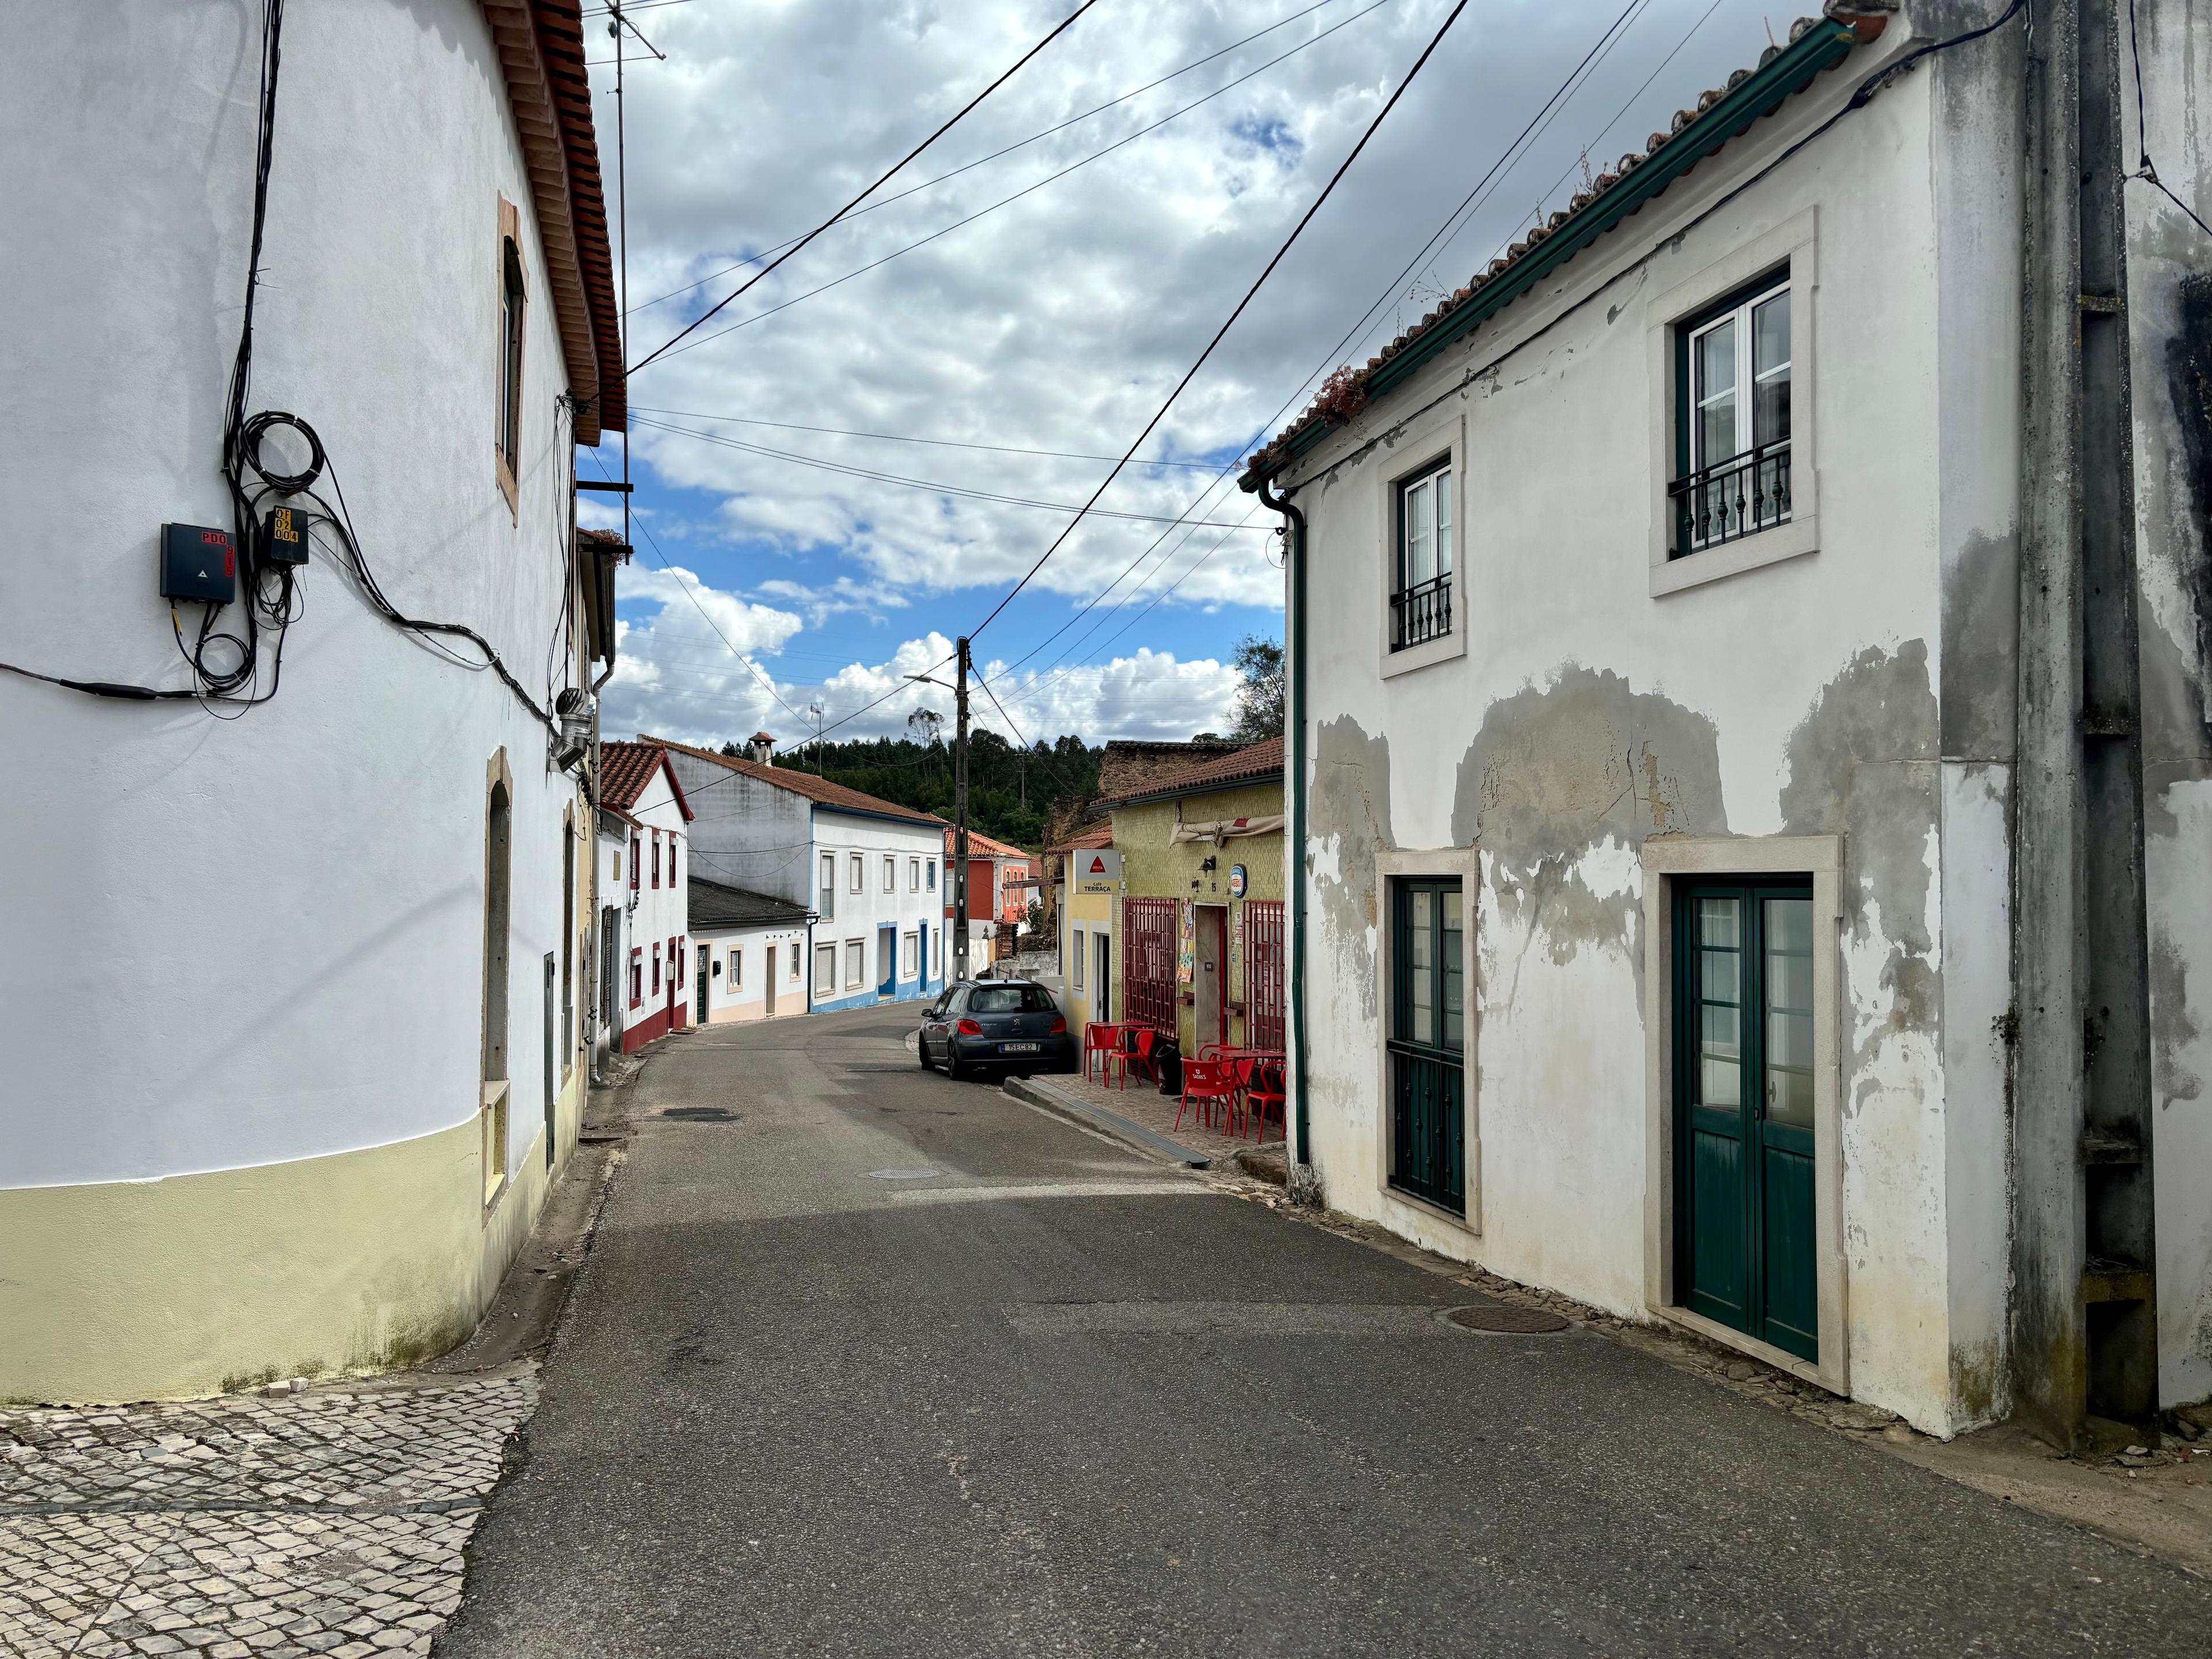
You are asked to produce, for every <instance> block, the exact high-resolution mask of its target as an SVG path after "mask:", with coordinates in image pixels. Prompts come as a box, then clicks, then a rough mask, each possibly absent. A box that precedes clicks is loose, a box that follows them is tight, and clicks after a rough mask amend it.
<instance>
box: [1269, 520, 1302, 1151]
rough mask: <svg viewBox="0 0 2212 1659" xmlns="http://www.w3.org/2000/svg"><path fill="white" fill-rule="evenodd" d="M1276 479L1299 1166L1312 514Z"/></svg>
mask: <svg viewBox="0 0 2212 1659" xmlns="http://www.w3.org/2000/svg"><path fill="white" fill-rule="evenodd" d="M1273 483H1274V480H1273V478H1272V477H1267V478H1262V479H1261V481H1260V488H1259V496H1260V501H1261V505H1262V506H1264V507H1269V508H1272V509H1273V511H1275V512H1277V513H1281V514H1282V515H1283V518H1284V520H1285V524H1286V525H1287V526H1288V527H1289V530H1290V534H1289V536H1288V538H1286V546H1285V563H1286V564H1287V565H1288V566H1289V568H1290V579H1291V580H1290V587H1291V594H1290V616H1289V618H1288V622H1289V626H1288V628H1287V629H1285V632H1286V633H1287V634H1288V635H1289V637H1288V638H1287V639H1286V640H1285V646H1286V647H1287V650H1286V653H1285V654H1286V655H1287V656H1288V658H1289V660H1288V662H1287V663H1285V678H1287V680H1288V681H1289V692H1290V697H1289V702H1290V708H1289V710H1288V714H1289V718H1288V719H1287V720H1285V726H1286V727H1287V728H1288V729H1287V730H1286V731H1285V733H1284V735H1285V738H1288V739H1289V741H1288V743H1287V744H1286V745H1285V748H1286V749H1287V751H1288V752H1287V753H1286V754H1285V756H1284V757H1283V777H1284V781H1285V783H1286V784H1287V786H1288V787H1289V790H1290V796H1291V836H1290V846H1289V848H1288V849H1287V854H1288V856H1287V860H1286V862H1287V863H1288V865H1289V870H1288V872H1287V873H1288V875H1289V877H1290V888H1291V891H1290V900H1291V975H1290V993H1291V1076H1290V1089H1291V1098H1292V1101H1293V1102H1294V1108H1293V1113H1292V1115H1293V1116H1294V1118H1295V1119H1296V1121H1297V1140H1296V1141H1295V1142H1294V1143H1293V1145H1294V1146H1295V1148H1296V1151H1295V1152H1294V1154H1293V1156H1292V1158H1291V1162H1292V1163H1293V1164H1311V1162H1312V1159H1311V1158H1310V1156H1309V1153H1308V1150H1307V1146H1306V1128H1307V1121H1306V994H1305V993H1306V878H1305V858H1306V515H1305V514H1304V513H1301V512H1300V511H1298V509H1297V507H1296V506H1295V505H1293V504H1292V502H1291V498H1290V497H1289V496H1288V495H1278V494H1276V493H1275V492H1274V489H1273Z"/></svg>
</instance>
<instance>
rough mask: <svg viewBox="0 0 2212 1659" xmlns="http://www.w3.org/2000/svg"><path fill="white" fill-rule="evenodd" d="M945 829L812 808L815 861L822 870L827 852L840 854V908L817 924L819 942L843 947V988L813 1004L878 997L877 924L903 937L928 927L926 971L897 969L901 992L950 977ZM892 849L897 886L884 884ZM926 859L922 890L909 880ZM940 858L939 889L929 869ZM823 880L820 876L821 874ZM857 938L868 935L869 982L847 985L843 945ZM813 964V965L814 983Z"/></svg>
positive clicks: (909, 994)
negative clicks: (854, 867) (858, 876)
mask: <svg viewBox="0 0 2212 1659" xmlns="http://www.w3.org/2000/svg"><path fill="white" fill-rule="evenodd" d="M943 833H944V832H943V829H942V828H941V827H940V826H939V825H937V824H934V823H906V822H903V821H902V820H899V819H896V818H873V817H860V816H859V815H858V814H856V813H851V812H839V811H832V810H831V809H829V808H828V807H824V806H819V805H817V807H816V808H815V809H814V848H815V853H814V859H813V860H812V865H811V867H812V868H814V869H815V870H817V871H818V870H819V868H820V866H821V856H822V854H824V853H834V854H836V858H837V897H836V915H835V916H833V917H832V918H831V919H830V920H829V921H817V922H816V923H815V924H814V943H815V945H817V946H819V945H826V944H829V943H832V942H834V943H836V945H837V951H838V955H837V986H836V991H835V993H834V994H832V995H831V996H829V997H826V998H825V997H823V996H821V995H817V996H816V997H815V999H814V1006H815V1007H816V1008H817V1009H820V1008H822V1007H823V1006H862V1005H865V1004H866V1003H870V1002H873V1001H875V1000H878V998H877V989H876V987H877V985H878V981H880V979H881V977H882V970H881V969H880V967H879V965H878V960H877V955H876V952H877V949H878V936H879V935H878V930H879V929H881V928H884V927H890V928H893V929H894V930H895V932H896V933H897V934H900V935H903V934H905V933H909V932H914V931H916V930H919V929H921V928H924V927H927V929H928V930H929V957H928V963H927V974H926V975H921V976H915V977H909V976H908V975H902V974H896V973H895V975H894V979H895V983H896V996H898V997H900V998H902V999H903V998H908V997H915V996H920V995H921V994H922V993H923V991H924V990H925V989H926V988H927V987H932V986H940V985H942V984H943V983H944V981H945V950H946V948H947V947H946V945H945V937H946V936H945V926H944V920H943V915H942V906H943V902H944V901H943V897H942V893H941V884H942V883H943V882H944V880H945V872H944V869H943V864H944V842H943ZM854 853H859V854H861V857H862V860H863V878H862V882H861V887H862V890H861V891H860V892H858V893H855V892H854V891H853V890H852V883H851V881H850V879H849V868H850V866H849V860H850V858H851V855H852V854H854ZM885 854H890V855H891V856H892V857H894V858H895V859H896V860H897V890H896V891H895V892H890V893H886V892H884V890H883V860H884V855H885ZM917 858H918V859H920V860H921V861H922V868H923V877H922V884H921V891H919V892H915V891H913V890H911V888H910V885H909V884H908V879H907V870H908V862H907V861H908V860H909V859H917ZM933 861H934V862H935V863H936V864H937V865H938V866H939V869H938V872H937V879H938V881H939V884H940V887H939V889H932V888H931V886H930V885H929V879H928V869H929V866H930V865H931V863H932V862H933ZM817 880H818V878H817ZM808 902H810V903H816V904H817V907H818V902H819V895H818V893H817V894H815V895H814V896H811V897H810V899H809V901H808ZM853 939H860V940H861V941H863V943H864V945H865V946H866V949H865V950H864V951H863V953H862V954H863V957H864V958H865V961H866V967H865V968H864V969H863V970H862V976H863V983H862V984H861V985H860V986H859V987H857V988H856V987H849V986H848V985H847V983H846V979H847V975H846V972H845V954H844V952H845V945H847V944H848V942H849V941H851V940H853ZM812 972H813V970H812V969H811V966H810V967H809V969H808V975H809V984H810V985H811V982H812V977H811V976H812Z"/></svg>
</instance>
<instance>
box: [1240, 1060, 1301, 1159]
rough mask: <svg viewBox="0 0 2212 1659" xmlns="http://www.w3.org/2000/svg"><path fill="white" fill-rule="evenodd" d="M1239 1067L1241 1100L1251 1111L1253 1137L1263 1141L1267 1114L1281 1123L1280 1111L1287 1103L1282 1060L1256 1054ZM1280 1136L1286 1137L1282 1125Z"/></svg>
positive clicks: (1285, 1127) (1282, 1110)
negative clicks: (1258, 1056) (1242, 1087)
mask: <svg viewBox="0 0 2212 1659" xmlns="http://www.w3.org/2000/svg"><path fill="white" fill-rule="evenodd" d="M1242 1066H1243V1073H1244V1075H1243V1084H1244V1101H1245V1104H1246V1105H1247V1106H1248V1107H1249V1109H1250V1110H1251V1113H1252V1118H1253V1122H1254V1125H1255V1129H1256V1131H1257V1133H1256V1134H1255V1139H1259V1140H1263V1141H1264V1140H1265V1139H1267V1119H1268V1118H1269V1117H1270V1116H1271V1115H1272V1116H1273V1118H1274V1120H1275V1121H1276V1122H1277V1123H1278V1124H1283V1122H1284V1119H1283V1112H1284V1109H1285V1106H1286V1104H1287V1103H1288V1100H1289V1091H1288V1090H1287V1089H1286V1088H1285V1085H1284V1081H1283V1062H1282V1061H1281V1060H1269V1059H1267V1058H1265V1057H1260V1058H1254V1059H1248V1060H1244V1061H1243V1062H1242ZM1283 1138H1284V1139H1289V1138H1290V1129H1289V1127H1288V1126H1287V1125H1286V1124H1285V1125H1284V1127H1283Z"/></svg>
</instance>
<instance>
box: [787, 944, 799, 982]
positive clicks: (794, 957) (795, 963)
mask: <svg viewBox="0 0 2212 1659" xmlns="http://www.w3.org/2000/svg"><path fill="white" fill-rule="evenodd" d="M789 977H790V979H791V980H792V981H793V983H794V984H795V983H797V982H798V979H799V941H798V940H797V939H793V940H792V941H791V973H790V975H789Z"/></svg>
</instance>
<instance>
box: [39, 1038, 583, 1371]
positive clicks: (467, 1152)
mask: <svg viewBox="0 0 2212 1659" xmlns="http://www.w3.org/2000/svg"><path fill="white" fill-rule="evenodd" d="M582 1084H583V1075H582V1072H581V1070H580V1068H579V1069H578V1070H577V1071H576V1072H575V1073H573V1074H572V1076H571V1078H570V1079H569V1085H568V1088H566V1089H564V1090H563V1091H562V1095H561V1097H560V1099H559V1102H558V1108H559V1109H558V1111H557V1112H556V1125H557V1141H556V1145H557V1146H558V1147H559V1150H560V1152H561V1154H562V1160H563V1162H565V1161H566V1155H567V1153H568V1151H569V1149H570V1148H571V1147H573V1146H574V1144H575V1136H576V1121H577V1112H576V1109H577V1106H578V1105H579V1104H580V1099H581V1095H582ZM527 1125H528V1120H527V1119H524V1120H522V1121H518V1122H516V1123H515V1124H514V1126H513V1127H514V1128H515V1129H516V1130H517V1131H520V1130H521V1129H523V1128H524V1127H527ZM536 1129H537V1133H535V1134H533V1135H532V1138H531V1145H530V1148H529V1151H528V1152H527V1153H526V1155H525V1156H524V1157H523V1158H522V1159H521V1164H520V1169H518V1170H516V1172H515V1173H514V1175H513V1176H512V1177H511V1178H510V1180H509V1181H508V1183H507V1190H506V1191H505V1192H504V1193H502V1194H501V1195H500V1197H499V1199H498V1200H497V1202H496V1204H495V1206H494V1207H493V1208H492V1209H491V1210H489V1212H487V1211H486V1210H485V1208H484V1207H483V1203H482V1202H481V1199H482V1194H483V1179H482V1175H481V1172H480V1164H481V1159H482V1157H483V1154H482V1151H481V1148H480V1146H479V1134H478V1129H477V1123H476V1121H475V1120H474V1119H471V1120H470V1121H466V1122H464V1123H459V1124H457V1125H455V1126H454V1127H453V1128H450V1129H445V1130H441V1131H440V1132H439V1133H435V1134H430V1135H424V1136H422V1137H421V1138H419V1139H414V1140H403V1141H398V1142H396V1143H394V1144H392V1145H391V1146H375V1147H371V1148H369V1149H368V1150H367V1151H364V1152H344V1153H340V1154H338V1155H337V1156H335V1157H331V1158H302V1159H301V1160H299V1161H298V1162H296V1163H290V1164H263V1165H260V1166H258V1167H257V1168H253V1169H247V1170H222V1171H220V1172H218V1173H216V1174H212V1175H195V1176H173V1177H172V1178H170V1179H167V1180H164V1181H144V1182H103V1183H101V1184H99V1185H96V1186H85V1187H29V1188H12V1189H9V1190H5V1191H0V1403H26V1402H29V1403H43V1402H53V1403H72V1404H75V1403H86V1402H93V1401H100V1402H109V1401H132V1400H164V1399H167V1400H177V1399H190V1398H193V1397H195V1396H198V1395H210V1394H219V1393H224V1392H228V1391H230V1390H234V1389H240V1388H248V1387H252V1386H254V1385H256V1384H258V1383H263V1382H267V1381H272V1380H274V1379H276V1378H277V1377H283V1376H320V1375H327V1374H331V1373H336V1372H354V1371H368V1370H391V1369H394V1368H397V1367H401V1366H405V1365H410V1364H417V1363H419V1362H420V1361H422V1360H424V1359H427V1358H432V1357H434V1356H435V1355H437V1354H440V1353H442V1352H445V1351H446V1350H447V1349H448V1348H450V1347H452V1346H453V1345H454V1344H456V1343H458V1342H459V1341H460V1340H461V1339H462V1338H463V1337H465V1336H466V1335H467V1334H469V1332H470V1331H471V1329H472V1328H474V1326H475V1324H476V1322H477V1319H478V1317H479V1316H481V1315H482V1314H483V1310H484V1309H485V1308H486V1307H488V1306H489V1304H490V1302H491V1298H492V1297H493V1295H494V1294H495V1292H496V1291H497V1290H498V1288H499V1281H500V1277H501V1273H504V1272H505V1270H506V1268H507V1263H508V1262H510V1261H513V1259H514V1255H515V1252H516V1251H517V1250H518V1249H520V1248H521V1245H522V1242H523V1240H524V1239H525V1238H526V1237H528V1236H529V1231H530V1227H531V1224H532V1222H533V1221H534V1220H535V1219H536V1218H537V1215H538V1208H539V1206H541V1205H543V1204H544V1200H545V1194H546V1190H547V1181H546V1176H547V1170H546V1168H545V1148H544V1124H543V1123H542V1122H541V1123H539V1124H538V1125H537V1126H536Z"/></svg>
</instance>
